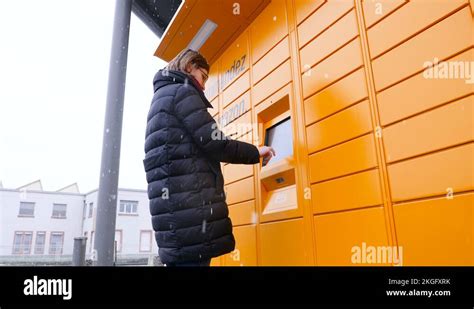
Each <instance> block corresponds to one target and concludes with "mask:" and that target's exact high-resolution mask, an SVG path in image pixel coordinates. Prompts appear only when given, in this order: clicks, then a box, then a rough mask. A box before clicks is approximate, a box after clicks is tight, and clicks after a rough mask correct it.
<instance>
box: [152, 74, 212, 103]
mask: <svg viewBox="0 0 474 309" xmlns="http://www.w3.org/2000/svg"><path fill="white" fill-rule="evenodd" d="M170 84H186V85H192V87H194V88H195V89H196V90H197V92H198V93H199V96H200V97H201V99H202V100H203V102H204V104H206V106H207V107H210V108H213V106H212V104H211V103H210V102H209V100H208V99H207V98H206V95H205V94H204V92H203V91H202V90H201V87H200V86H199V85H197V81H196V80H195V79H194V78H192V77H191V76H189V75H187V74H185V73H183V72H180V71H172V70H159V71H158V72H157V73H156V74H155V77H154V78H153V91H154V92H156V91H157V90H158V89H160V88H162V87H164V86H167V85H170Z"/></svg>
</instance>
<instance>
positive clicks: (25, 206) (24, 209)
mask: <svg viewBox="0 0 474 309" xmlns="http://www.w3.org/2000/svg"><path fill="white" fill-rule="evenodd" d="M18 216H19V217H34V216H35V203H31V202H20V211H19V212H18Z"/></svg>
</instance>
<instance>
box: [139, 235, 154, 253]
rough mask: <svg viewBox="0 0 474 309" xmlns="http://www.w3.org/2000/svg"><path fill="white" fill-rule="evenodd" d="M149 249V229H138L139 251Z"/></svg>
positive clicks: (147, 250)
mask: <svg viewBox="0 0 474 309" xmlns="http://www.w3.org/2000/svg"><path fill="white" fill-rule="evenodd" d="M150 251H151V231H140V252H150Z"/></svg>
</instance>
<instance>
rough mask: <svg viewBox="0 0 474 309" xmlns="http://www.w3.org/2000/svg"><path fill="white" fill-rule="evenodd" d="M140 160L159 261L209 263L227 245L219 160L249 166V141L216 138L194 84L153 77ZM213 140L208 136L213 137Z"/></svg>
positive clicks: (253, 157)
mask: <svg viewBox="0 0 474 309" xmlns="http://www.w3.org/2000/svg"><path fill="white" fill-rule="evenodd" d="M153 85H154V91H155V94H154V96H153V100H152V103H151V107H150V111H149V113H148V119H147V121H148V123H147V128H146V138H145V153H146V155H145V159H144V160H143V163H144V167H145V172H146V179H147V182H148V198H149V199H150V212H151V215H152V225H153V229H154V230H155V238H156V241H157V244H158V247H159V255H160V258H161V260H162V262H163V263H176V262H183V261H184V262H186V261H198V260H200V259H209V258H212V257H217V256H219V255H222V254H225V253H228V252H231V251H233V250H234V248H235V240H234V237H233V235H232V223H231V220H230V218H229V217H228V214H229V212H228V208H227V204H226V202H225V195H224V188H223V186H224V179H223V176H222V172H221V167H220V163H219V162H230V163H240V164H254V163H257V162H259V154H258V149H257V147H255V146H254V145H252V144H248V143H244V142H240V141H236V140H231V139H222V138H221V139H216V138H215V137H222V136H224V135H223V134H222V133H221V132H220V131H216V130H218V129H217V126H216V122H215V120H214V119H213V118H212V116H211V115H210V114H209V113H208V111H207V108H210V107H212V105H211V104H210V103H209V101H208V100H207V99H206V97H205V96H204V93H203V92H202V90H200V89H199V87H198V86H197V85H196V81H195V80H193V79H192V78H190V77H189V76H188V75H186V74H184V73H181V72H177V71H163V70H160V71H158V73H156V75H155V77H154V80H153ZM213 137H214V138H213Z"/></svg>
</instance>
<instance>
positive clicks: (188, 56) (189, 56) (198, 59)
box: [166, 48, 210, 73]
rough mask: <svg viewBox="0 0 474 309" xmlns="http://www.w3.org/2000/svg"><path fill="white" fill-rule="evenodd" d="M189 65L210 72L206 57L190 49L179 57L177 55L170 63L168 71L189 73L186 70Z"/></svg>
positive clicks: (167, 67)
mask: <svg viewBox="0 0 474 309" xmlns="http://www.w3.org/2000/svg"><path fill="white" fill-rule="evenodd" d="M189 65H193V66H194V67H196V68H203V69H205V70H206V71H207V72H209V69H210V66H209V63H207V60H206V58H204V56H203V55H201V54H200V53H199V52H197V51H195V50H192V49H190V48H186V49H183V50H182V51H181V52H180V53H179V54H178V55H176V57H174V58H173V60H171V61H170V62H169V63H168V65H167V66H166V69H167V70H173V71H181V72H183V73H188V72H187V71H186V69H187V67H188V66H189Z"/></svg>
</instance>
